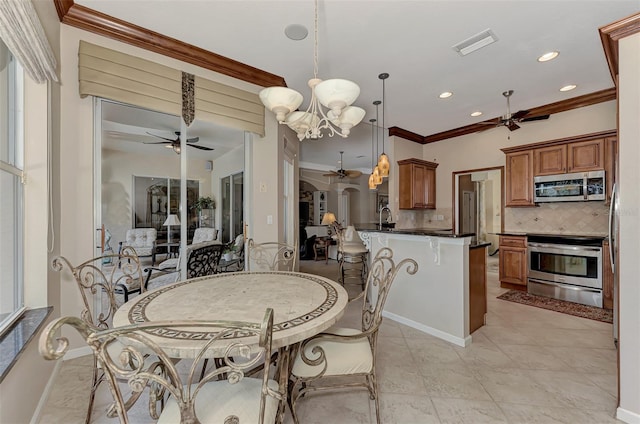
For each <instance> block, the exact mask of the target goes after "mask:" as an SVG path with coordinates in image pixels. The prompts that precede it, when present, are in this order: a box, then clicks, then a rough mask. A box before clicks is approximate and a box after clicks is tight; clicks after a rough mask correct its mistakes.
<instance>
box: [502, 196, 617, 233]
mask: <svg viewBox="0 0 640 424" xmlns="http://www.w3.org/2000/svg"><path fill="white" fill-rule="evenodd" d="M608 216H609V207H608V206H607V205H605V204H604V202H559V203H540V204H539V206H536V207H533V208H505V209H504V230H505V231H506V232H509V231H514V232H525V233H551V234H579V235H604V234H606V233H607V230H608Z"/></svg>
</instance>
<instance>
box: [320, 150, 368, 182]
mask: <svg viewBox="0 0 640 424" xmlns="http://www.w3.org/2000/svg"><path fill="white" fill-rule="evenodd" d="M343 153H344V151H343V152H340V161H339V162H338V165H340V169H338V170H337V171H331V172H330V173H328V174H322V176H323V177H338V178H339V179H343V178H344V177H347V178H357V177H359V176H360V175H362V172H360V171H356V170H355V169H342V154H343Z"/></svg>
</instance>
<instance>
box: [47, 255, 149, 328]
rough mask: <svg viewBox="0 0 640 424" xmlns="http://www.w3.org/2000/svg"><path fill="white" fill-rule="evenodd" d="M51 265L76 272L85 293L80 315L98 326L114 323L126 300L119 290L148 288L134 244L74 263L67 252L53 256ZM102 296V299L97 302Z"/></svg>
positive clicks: (81, 290)
mask: <svg viewBox="0 0 640 424" xmlns="http://www.w3.org/2000/svg"><path fill="white" fill-rule="evenodd" d="M51 267H52V268H53V269H54V270H55V271H58V272H61V271H64V270H67V271H69V272H70V273H71V274H72V275H73V278H74V280H75V282H76V284H77V286H78V290H79V291H80V295H81V297H82V304H83V309H82V311H81V313H80V318H82V320H83V321H85V322H86V323H87V324H90V325H92V326H94V327H95V328H98V329H106V328H109V327H110V326H111V320H112V318H113V314H114V312H115V311H116V309H117V308H118V306H120V305H121V304H122V303H123V302H120V301H119V299H118V298H119V296H118V294H119V293H126V292H129V291H131V290H132V289H135V290H137V289H140V290H141V291H144V277H143V270H142V268H141V267H140V260H139V259H138V256H137V255H136V251H135V249H134V248H133V247H130V246H125V247H123V249H122V251H121V253H120V254H107V255H103V256H98V257H96V258H93V259H89V260H88V261H85V262H83V263H81V264H80V265H78V266H73V265H71V263H70V262H69V260H68V259H67V258H65V257H64V256H57V257H55V258H54V259H53V261H52V263H51ZM96 296H97V299H99V300H100V301H99V302H96V301H95V300H96Z"/></svg>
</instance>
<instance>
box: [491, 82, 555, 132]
mask: <svg viewBox="0 0 640 424" xmlns="http://www.w3.org/2000/svg"><path fill="white" fill-rule="evenodd" d="M512 94H513V90H508V91H505V92H503V93H502V95H503V96H504V97H506V99H507V114H506V115H504V116H502V117H500V118H496V119H492V120H491V121H485V123H487V124H493V125H495V126H496V127H507V128H509V131H515V130H517V129H518V128H520V125H518V124H519V123H521V122H529V121H540V120H543V119H549V115H538V116H531V117H529V118H525V116H526V115H528V114H529V111H528V110H519V111H517V112H516V113H514V114H511V104H510V102H509V99H510V97H511V95H512Z"/></svg>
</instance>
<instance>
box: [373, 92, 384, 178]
mask: <svg viewBox="0 0 640 424" xmlns="http://www.w3.org/2000/svg"><path fill="white" fill-rule="evenodd" d="M380 103H382V102H381V101H380V100H376V101H374V102H373V104H374V105H376V121H377V120H378V106H380ZM379 134H380V127H379V126H378V125H376V156H377V155H378V146H379V145H380V142H379V140H378V139H379ZM373 182H374V184H375V185H376V186H379V185H380V184H382V175H380V168H379V167H378V165H377V164H376V166H375V167H374V168H373Z"/></svg>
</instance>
